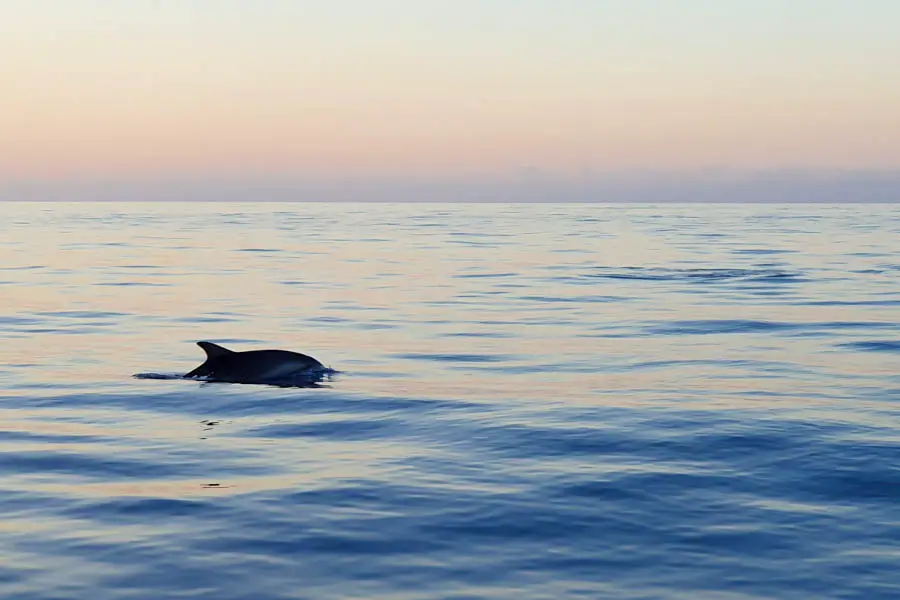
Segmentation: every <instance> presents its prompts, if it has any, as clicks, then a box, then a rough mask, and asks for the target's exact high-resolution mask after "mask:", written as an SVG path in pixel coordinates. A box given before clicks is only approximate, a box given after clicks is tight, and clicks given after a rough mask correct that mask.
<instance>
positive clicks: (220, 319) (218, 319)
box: [172, 314, 240, 323]
mask: <svg viewBox="0 0 900 600" xmlns="http://www.w3.org/2000/svg"><path fill="white" fill-rule="evenodd" d="M239 320H240V319H237V318H235V317H229V316H226V315H213V314H210V315H204V316H196V317H179V318H175V319H172V321H174V322H176V323H234V322H236V321H239Z"/></svg>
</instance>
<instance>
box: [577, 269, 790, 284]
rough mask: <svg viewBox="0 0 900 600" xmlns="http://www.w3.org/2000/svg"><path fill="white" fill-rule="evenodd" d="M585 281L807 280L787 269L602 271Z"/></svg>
mask: <svg viewBox="0 0 900 600" xmlns="http://www.w3.org/2000/svg"><path fill="white" fill-rule="evenodd" d="M594 271H595V272H594V273H590V274H587V275H584V277H588V278H594V279H624V280H637V281H672V282H687V283H724V282H768V283H798V282H801V281H804V280H805V279H804V277H803V276H802V275H801V274H800V273H799V272H795V271H786V270H783V269H771V268H757V269H670V268H663V267H598V268H595V270H594Z"/></svg>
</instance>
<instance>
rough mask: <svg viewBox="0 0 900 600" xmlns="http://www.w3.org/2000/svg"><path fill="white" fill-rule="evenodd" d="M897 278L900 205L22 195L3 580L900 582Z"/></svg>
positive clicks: (14, 249) (814, 585) (452, 587)
mask: <svg viewBox="0 0 900 600" xmlns="http://www.w3.org/2000/svg"><path fill="white" fill-rule="evenodd" d="M898 282H900V206H891V205H879V206H875V205H871V206H870V205H848V206H808V205H807V206H775V205H755V206H727V205H717V206H711V205H695V206H690V205H681V206H671V205H669V206H602V205H527V206H512V205H455V206H450V205H399V204H398V205H386V204H381V205H327V204H264V203H261V204H243V205H237V204H186V203H169V204H3V205H0V515H2V519H0V597H2V598H13V599H17V600H38V599H40V600H49V599H72V598H103V599H104V600H106V599H120V598H121V599H154V600H155V599H159V598H192V599H197V598H199V599H206V598H210V599H213V598H215V599H216V600H228V599H235V600H238V599H242V600H243V599H248V598H254V599H256V598H259V599H276V598H278V599H281V598H304V599H305V598H308V599H343V598H353V599H392V600H394V599H417V600H418V599H431V598H435V599H437V598H442V599H459V600H461V599H463V598H466V599H474V598H516V599H532V598H535V599H537V598H553V599H557V598H615V599H657V598H658V599H694V598H703V599H712V600H744V599H773V598H785V599H787V598H791V599H793V598H802V599H806V598H817V599H827V598H835V599H838V598H840V599H855V598H859V599H866V600H874V599H882V598H884V599H888V598H892V599H893V598H900V411H898V400H900V284H898ZM198 340H210V341H214V342H217V343H220V344H224V345H226V346H230V347H232V348H233V349H236V350H249V349H260V348H282V349H288V350H294V351H298V352H303V353H307V354H310V355H312V356H314V357H316V358H317V359H319V360H320V361H322V362H323V363H325V364H326V365H328V366H330V367H333V368H335V369H337V370H339V371H341V373H340V374H338V375H337V376H335V377H334V378H333V379H332V380H330V381H325V382H323V385H322V387H318V388H311V389H294V388H279V387H271V386H254V385H231V384H215V383H200V382H194V381H184V380H158V379H136V378H133V377H132V375H134V374H137V373H157V374H166V373H169V374H171V373H184V372H187V371H189V370H191V369H193V368H194V367H196V366H197V365H198V364H200V362H202V360H203V353H202V351H201V350H200V349H199V348H197V347H196V346H195V345H194V342H196V341H198Z"/></svg>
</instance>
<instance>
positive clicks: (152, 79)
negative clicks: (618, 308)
mask: <svg viewBox="0 0 900 600" xmlns="http://www.w3.org/2000/svg"><path fill="white" fill-rule="evenodd" d="M898 24H900V1H897V0H127V1H124V0H3V2H2V3H0V40H2V42H3V43H2V49H3V54H2V57H0V89H2V93H0V178H5V179H7V180H11V179H12V180H15V179H30V180H34V179H42V178H46V179H57V178H68V177H76V178H77V177H88V178H91V177H155V176H170V177H171V176H197V175H204V176H210V175H213V176H214V175H217V174H229V175H235V174H238V175H247V176H267V174H272V175H273V176H275V175H277V176H279V177H280V176H285V175H297V176H312V177H326V178H327V177H342V176H372V175H376V176H390V177H407V176H408V177H423V176H424V177H432V176H439V177H449V176H454V177H455V176H467V175H477V176H485V175H487V176H491V175H504V174H510V173H517V172H522V171H523V170H525V171H528V170H531V169H536V170H540V171H547V172H552V173H563V174H565V173H570V174H577V173H584V172H610V171H612V172H618V171H624V170H634V169H657V170H674V171H679V170H685V171H694V170H702V169H726V170H728V169H735V170H739V171H740V170H753V171H757V170H770V169H771V170H780V169H824V170H836V169H837V170H848V169H849V170H854V169H856V170H859V169H863V170H866V169H868V170H896V169H900V29H898V27H900V25H898Z"/></svg>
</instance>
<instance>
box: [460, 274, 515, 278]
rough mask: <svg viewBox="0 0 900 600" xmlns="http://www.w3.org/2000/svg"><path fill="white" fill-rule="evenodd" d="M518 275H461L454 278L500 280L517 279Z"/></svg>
mask: <svg viewBox="0 0 900 600" xmlns="http://www.w3.org/2000/svg"><path fill="white" fill-rule="evenodd" d="M516 275H517V274H516V273H460V274H458V275H454V277H456V278H458V279H500V278H506V277H516Z"/></svg>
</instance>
